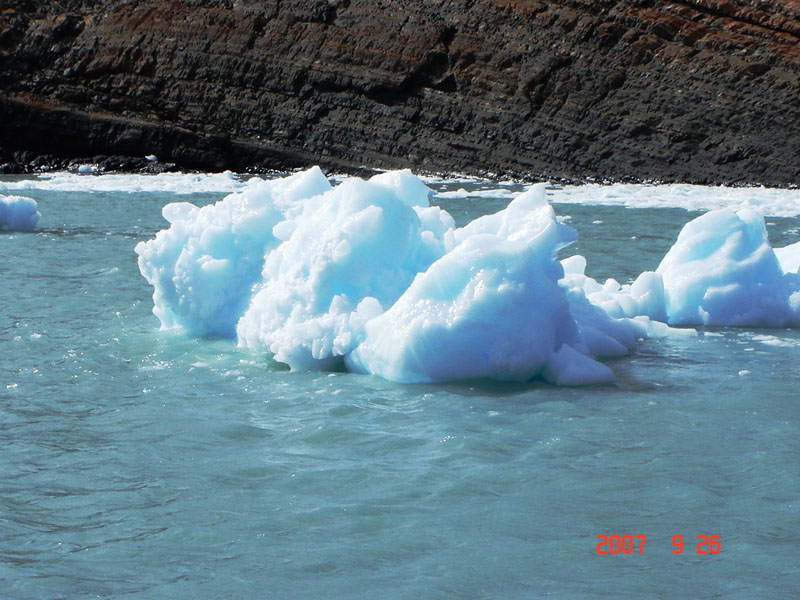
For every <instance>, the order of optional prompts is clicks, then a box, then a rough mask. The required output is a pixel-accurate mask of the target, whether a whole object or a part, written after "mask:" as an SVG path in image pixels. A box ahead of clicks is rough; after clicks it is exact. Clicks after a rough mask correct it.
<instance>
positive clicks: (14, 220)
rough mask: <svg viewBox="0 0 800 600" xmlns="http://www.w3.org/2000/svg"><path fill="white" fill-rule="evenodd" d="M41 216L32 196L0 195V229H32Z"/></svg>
mask: <svg viewBox="0 0 800 600" xmlns="http://www.w3.org/2000/svg"><path fill="white" fill-rule="evenodd" d="M41 217H42V215H41V214H40V213H39V210H38V205H37V204H36V200H34V199H33V198H24V197H22V196H0V231H32V230H33V229H34V227H36V224H37V223H38V222H39V219H40V218H41Z"/></svg>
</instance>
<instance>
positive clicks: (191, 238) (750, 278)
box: [136, 168, 800, 385]
mask: <svg viewBox="0 0 800 600" xmlns="http://www.w3.org/2000/svg"><path fill="white" fill-rule="evenodd" d="M431 195H432V192H431V190H430V189H429V188H428V187H427V186H426V185H425V184H424V183H423V182H422V181H421V180H420V179H418V178H417V177H415V176H414V175H412V174H411V173H410V172H409V171H397V172H388V173H382V174H380V175H377V176H375V177H373V178H371V179H369V180H367V181H363V180H361V179H357V178H348V179H344V180H343V181H342V183H340V184H339V185H337V186H336V187H335V188H332V187H331V185H330V183H329V182H328V180H327V179H326V178H325V177H324V175H323V174H322V172H321V171H320V170H319V169H318V168H314V169H310V170H308V171H305V172H303V173H298V174H295V175H292V176H290V177H285V178H282V179H275V180H271V181H263V180H260V179H252V180H250V181H249V182H247V184H246V186H245V188H244V189H243V190H242V191H240V192H236V193H233V194H231V195H229V196H227V197H226V198H225V199H223V200H221V201H219V202H217V203H216V204H213V205H209V206H205V207H203V208H198V207H195V206H193V205H191V204H188V203H174V204H168V205H167V206H165V207H164V209H163V214H164V217H165V218H166V219H167V220H168V221H169V222H170V227H169V229H166V230H164V231H161V232H159V233H158V234H157V235H156V238H155V239H154V240H150V241H148V242H142V243H140V244H138V245H137V246H136V252H137V253H138V255H139V267H140V270H141V272H142V274H143V275H144V276H145V277H146V278H147V280H148V281H149V282H150V283H151V284H152V285H153V287H154V294H153V299H154V313H155V314H156V315H157V316H158V318H159V319H160V321H161V324H162V327H164V328H171V327H180V328H183V329H184V330H185V331H187V332H188V333H190V334H192V335H202V336H208V335H212V336H225V337H235V338H236V339H237V341H238V343H239V345H241V346H245V347H248V348H252V349H256V350H259V349H263V350H264V351H269V352H270V353H272V354H273V356H274V358H275V360H277V361H279V362H283V363H286V364H288V365H289V366H290V367H291V368H292V369H300V370H303V369H306V370H308V369H315V370H316V369H330V368H334V367H336V366H337V365H340V364H342V363H344V364H345V365H346V366H347V368H348V369H349V370H351V371H355V372H359V373H372V374H377V375H380V376H382V377H385V378H387V379H391V380H394V381H399V382H437V381H449V380H463V379H475V378H494V379H501V380H520V381H522V380H528V379H531V378H534V377H537V376H539V377H543V378H544V379H546V380H548V381H551V382H553V383H556V384H561V385H576V384H587V383H599V382H609V381H613V378H614V376H613V373H612V371H611V370H610V369H609V367H608V366H607V365H604V364H603V363H601V362H598V359H603V358H610V357H617V356H623V355H625V354H627V353H629V352H630V351H631V350H632V349H633V348H634V346H635V343H636V340H637V339H639V338H644V337H661V336H667V335H694V334H695V332H694V330H688V332H687V331H685V330H676V329H673V328H671V327H669V325H753V326H783V325H797V324H798V322H800V319H799V318H798V314H800V293H799V292H798V291H797V290H798V289H800V275H798V274H797V273H796V272H794V273H785V272H784V271H785V270H787V268H786V266H785V267H784V268H781V264H780V263H779V260H778V258H777V257H776V254H775V252H774V251H773V250H772V248H771V247H770V246H769V243H768V241H767V237H766V229H765V227H764V222H763V218H762V217H761V216H760V214H759V213H757V212H756V211H754V210H752V209H744V210H741V211H739V212H738V213H734V212H733V211H730V210H716V211H711V212H709V213H707V214H706V215H703V216H702V217H700V218H698V219H695V220H694V221H692V222H690V223H689V224H687V225H686V226H685V227H684V229H683V231H682V232H681V234H680V235H679V236H678V240H677V241H676V243H675V245H674V246H673V247H672V249H671V250H670V251H669V252H668V253H667V255H666V256H665V257H664V259H663V260H662V261H661V264H660V265H659V266H658V268H657V269H656V270H655V271H650V272H645V273H642V274H641V275H640V276H639V277H638V278H637V279H636V280H635V281H633V282H632V283H629V284H620V283H618V282H617V281H615V280H613V279H610V280H608V281H607V282H606V283H605V284H600V283H598V282H597V281H595V280H594V279H592V278H591V277H588V276H586V274H585V267H586V261H585V259H584V258H583V257H580V256H574V257H570V258H568V259H565V260H563V261H561V262H559V261H558V260H556V258H555V256H556V253H557V252H558V251H559V249H561V248H563V247H564V246H567V245H568V244H570V243H572V242H573V241H574V240H575V239H576V234H575V232H574V231H573V230H572V229H571V228H570V227H568V226H566V225H563V224H561V223H559V221H558V219H557V218H556V216H555V213H554V211H553V209H552V207H551V206H550V205H549V204H548V202H547V198H546V192H545V187H544V185H538V186H534V187H532V188H531V189H529V190H528V191H526V192H524V193H523V194H521V195H519V196H517V197H516V198H515V199H514V200H513V201H512V202H511V203H510V204H509V205H508V206H507V207H506V208H505V209H503V210H501V211H500V212H498V213H496V214H493V215H487V216H484V217H481V218H478V219H476V220H475V221H473V222H472V223H469V224H468V225H466V226H465V227H462V228H460V229H457V228H455V226H454V222H453V219H452V217H451V216H450V215H449V214H447V213H446V212H445V211H443V210H441V209H439V208H437V207H432V206H429V204H428V201H429V198H430V197H431ZM780 254H782V255H783V257H784V258H782V260H785V262H786V265H789V266H793V265H794V263H795V262H798V261H800V259H797V260H796V258H795V257H796V255H797V254H800V250H795V249H794V248H791V249H786V250H784V251H783V252H781V253H780ZM795 271H796V269H795ZM667 324H669V325H667Z"/></svg>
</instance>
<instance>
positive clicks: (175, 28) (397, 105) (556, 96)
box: [0, 0, 800, 185]
mask: <svg viewBox="0 0 800 600" xmlns="http://www.w3.org/2000/svg"><path fill="white" fill-rule="evenodd" d="M799 42H800V2H799V1H793V0H787V1H784V2H777V1H774V2H773V1H763V0H762V1H759V0H750V1H746V0H685V1H676V2H652V1H644V0H638V1H636V0H632V1H628V2H618V1H614V0H600V1H583V0H560V1H556V2H540V1H538V0H458V1H454V0H418V1H415V2H399V1H393V0H273V1H264V2H258V1H255V0H216V1H215V0H207V1H201V0H184V1H171V2H170V1H166V0H147V1H145V0H141V1H137V0H105V1H99V2H81V1H80V0H60V1H56V0H49V1H48V0H2V1H0V147H2V151H0V152H2V154H3V155H2V156H0V162H2V160H3V159H4V160H6V161H8V160H11V159H12V158H13V156H16V157H17V158H18V159H19V157H20V156H23V157H28V158H29V157H31V156H34V155H37V154H43V153H47V154H52V155H56V156H67V157H68V156H92V155H98V154H104V155H109V154H114V155H131V156H142V155H144V154H151V153H152V154H156V155H158V156H159V158H161V159H164V160H170V161H173V162H176V163H178V164H179V165H181V166H184V167H190V168H201V169H222V168H230V169H235V170H243V169H245V168H247V167H258V168H267V167H271V168H283V167H291V166H302V165H307V164H311V163H320V164H322V165H324V166H326V167H329V168H332V169H351V168H355V167H358V166H361V165H365V166H369V167H405V166H410V167H413V168H415V169H418V170H427V171H459V172H469V173H482V172H489V173H496V174H515V175H522V176H528V177H537V176H545V177H551V178H566V179H573V178H578V179H580V178H584V177H598V178H615V179H626V178H639V179H661V180H668V181H676V180H680V181H693V182H759V183H764V184H776V185H786V184H792V183H800V130H799V129H798V123H799V122H800V81H798V78H799V77H800V43H799ZM20 151H27V153H22V154H21V153H20ZM13 153H16V154H13Z"/></svg>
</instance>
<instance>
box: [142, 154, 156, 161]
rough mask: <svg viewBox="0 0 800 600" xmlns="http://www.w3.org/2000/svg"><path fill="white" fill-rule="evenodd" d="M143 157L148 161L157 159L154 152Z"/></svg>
mask: <svg viewBox="0 0 800 600" xmlns="http://www.w3.org/2000/svg"><path fill="white" fill-rule="evenodd" d="M144 159H145V160H146V161H149V162H157V161H158V158H157V157H156V155H155V154H148V155H147V156H145V157H144Z"/></svg>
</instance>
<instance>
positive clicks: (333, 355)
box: [237, 171, 454, 369]
mask: <svg viewBox="0 0 800 600" xmlns="http://www.w3.org/2000/svg"><path fill="white" fill-rule="evenodd" d="M429 194H430V190H429V189H428V187H427V186H425V185H424V184H423V183H422V182H421V181H420V180H419V179H417V178H416V177H414V176H413V175H412V174H411V172H410V171H397V172H391V173H383V174H380V175H377V176H375V177H373V178H372V179H370V180H369V181H362V180H360V179H357V178H352V179H348V180H345V181H344V182H343V183H341V184H340V185H339V186H337V187H336V188H335V189H334V190H332V191H329V192H327V193H325V194H323V195H320V196H316V197H314V198H310V199H307V200H306V201H305V202H304V203H303V204H302V207H301V208H300V210H298V211H297V212H296V213H295V214H293V215H292V216H291V217H290V218H288V219H287V220H286V221H284V222H282V223H280V224H279V225H278V226H277V227H276V231H277V233H276V235H277V237H278V238H279V239H280V240H281V242H282V243H281V244H280V245H279V246H278V247H276V248H275V249H274V250H273V251H272V252H271V253H270V254H269V256H268V258H267V260H266V262H265V264H264V268H263V271H262V274H261V283H260V284H259V286H258V288H257V292H256V294H255V295H254V297H253V299H252V302H251V303H250V306H249V308H248V309H247V312H246V313H245V314H244V316H243V317H242V318H241V320H240V321H239V324H238V327H237V335H238V338H239V343H240V344H241V345H243V346H247V347H250V348H269V350H271V351H272V352H273V353H274V355H275V359H276V360H278V361H280V362H284V363H286V364H288V365H290V366H291V367H292V368H293V369H320V368H329V367H331V366H332V365H333V364H334V363H336V362H340V361H341V360H342V357H344V355H346V354H347V353H348V352H350V351H351V350H352V349H353V348H354V347H355V346H356V344H357V343H358V342H359V341H360V339H361V337H363V328H364V324H365V323H366V322H367V320H368V319H370V318H373V317H376V316H377V315H378V314H380V313H381V312H383V310H384V307H388V306H391V305H392V304H393V303H394V302H395V300H397V298H399V297H400V295H401V294H402V293H403V292H404V291H405V290H406V289H407V288H408V286H409V285H410V284H411V282H412V280H413V279H414V277H415V275H416V274H417V273H419V272H420V271H424V270H426V269H427V268H428V266H429V265H430V264H431V263H432V262H433V261H434V260H436V259H437V258H439V257H440V256H441V255H442V254H444V252H445V251H446V250H447V249H449V247H452V245H453V242H452V230H453V227H454V225H453V221H452V218H450V216H449V215H447V213H444V212H443V211H441V210H440V209H438V208H435V207H428V197H429Z"/></svg>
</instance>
